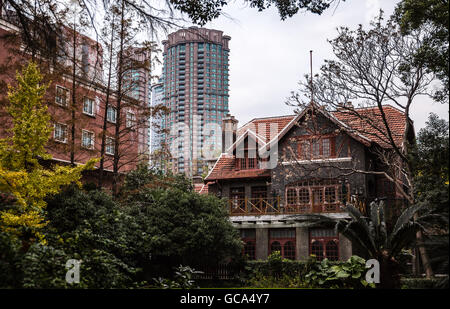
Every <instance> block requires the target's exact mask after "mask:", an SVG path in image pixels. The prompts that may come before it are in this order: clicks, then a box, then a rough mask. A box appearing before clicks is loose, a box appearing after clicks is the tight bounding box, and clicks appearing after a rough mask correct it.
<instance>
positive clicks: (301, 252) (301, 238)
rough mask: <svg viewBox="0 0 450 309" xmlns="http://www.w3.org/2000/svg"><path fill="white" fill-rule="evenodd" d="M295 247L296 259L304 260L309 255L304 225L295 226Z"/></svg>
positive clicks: (306, 231)
mask: <svg viewBox="0 0 450 309" xmlns="http://www.w3.org/2000/svg"><path fill="white" fill-rule="evenodd" d="M295 248H296V251H297V252H296V255H297V260H306V259H308V257H309V232H308V228H306V227H296V228H295Z"/></svg>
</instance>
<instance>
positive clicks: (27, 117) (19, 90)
mask: <svg viewBox="0 0 450 309" xmlns="http://www.w3.org/2000/svg"><path fill="white" fill-rule="evenodd" d="M41 81H42V76H41V75H40V72H39V69H38V68H37V65H36V64H35V63H33V62H30V64H29V65H28V66H27V67H25V68H24V69H23V71H22V74H19V73H17V82H18V85H17V87H15V88H14V87H12V86H10V87H9V93H8V98H9V101H10V105H9V106H8V107H7V111H8V113H9V114H10V116H11V118H12V119H13V127H12V129H11V133H12V136H11V137H9V138H6V139H2V140H0V191H1V192H2V193H3V194H6V195H9V196H11V197H13V199H14V200H15V201H14V203H11V204H9V205H7V206H6V207H2V208H3V209H1V210H0V220H1V221H0V226H1V228H2V230H4V231H6V232H9V233H12V234H13V235H15V236H22V237H23V239H24V240H25V241H29V240H32V239H36V238H38V239H39V240H41V242H43V243H45V240H44V235H43V234H42V233H41V232H40V231H41V229H42V228H43V227H44V226H45V225H46V224H47V222H45V216H44V208H45V206H46V202H45V198H46V197H48V196H50V195H53V194H56V193H58V192H59V190H60V189H61V188H62V187H63V186H65V185H68V184H70V183H72V182H78V183H79V179H80V178H81V173H82V172H83V171H84V170H87V169H91V168H92V167H93V165H94V163H95V160H90V161H88V162H87V163H86V164H85V165H80V166H77V167H67V166H61V165H56V166H53V167H52V168H51V169H46V168H44V167H43V166H42V165H41V164H40V161H41V160H50V159H51V156H50V155H49V154H48V153H47V152H46V150H45V148H44V147H45V145H46V143H47V141H48V139H49V135H50V132H51V130H52V129H51V126H50V124H49V120H50V115H49V114H48V112H47V106H46V105H45V104H44V102H43V100H42V98H43V96H44V94H45V91H46V89H47V85H42V84H41Z"/></svg>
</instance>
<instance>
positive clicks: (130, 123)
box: [126, 112, 136, 128]
mask: <svg viewBox="0 0 450 309" xmlns="http://www.w3.org/2000/svg"><path fill="white" fill-rule="evenodd" d="M135 123H136V115H135V114H134V113H133V112H127V117H126V126H127V128H132V127H134V126H135Z"/></svg>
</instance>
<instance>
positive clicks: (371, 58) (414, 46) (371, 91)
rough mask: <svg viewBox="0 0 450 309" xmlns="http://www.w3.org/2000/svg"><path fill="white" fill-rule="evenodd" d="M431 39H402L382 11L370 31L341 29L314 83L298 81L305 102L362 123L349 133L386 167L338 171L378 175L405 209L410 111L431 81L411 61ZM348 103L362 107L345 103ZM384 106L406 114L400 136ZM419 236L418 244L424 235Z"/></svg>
mask: <svg viewBox="0 0 450 309" xmlns="http://www.w3.org/2000/svg"><path fill="white" fill-rule="evenodd" d="M429 35H430V33H429V32H428V31H427V29H418V30H416V31H414V32H412V33H411V34H409V35H402V33H401V31H400V29H399V27H398V25H396V24H395V22H394V20H393V19H392V18H390V19H389V20H388V21H387V22H384V18H383V12H382V11H381V12H380V15H379V17H378V18H376V19H375V21H373V22H372V23H371V27H370V29H369V30H364V29H363V27H362V25H360V26H359V27H358V29H356V30H350V29H348V28H340V29H339V34H338V37H337V38H335V39H333V40H331V41H329V43H330V44H331V46H332V48H333V53H334V55H335V56H336V59H335V60H326V61H325V64H324V65H323V66H322V67H321V69H320V74H318V76H316V77H315V78H314V80H313V81H312V80H311V77H310V76H307V80H306V82H301V83H300V84H301V90H300V92H301V93H302V94H303V95H304V96H305V97H306V98H307V100H308V102H311V101H314V102H320V105H323V107H324V108H326V109H328V110H329V111H334V112H339V113H340V114H341V115H342V116H345V117H347V118H348V119H354V120H355V121H358V122H359V123H361V124H362V125H359V126H357V127H355V126H352V131H353V132H355V133H357V134H361V135H364V136H367V137H369V138H371V139H375V140H376V141H377V143H378V144H379V145H380V146H381V147H376V148H374V149H373V150H372V152H373V155H374V156H375V157H376V158H377V159H378V160H379V161H380V162H381V163H382V164H383V165H384V166H385V167H386V168H385V170H384V171H363V170H360V169H357V168H354V167H351V168H346V169H344V170H343V171H342V173H343V174H346V173H347V174H348V173H369V174H370V173H372V174H374V175H375V174H376V175H382V176H384V177H386V178H387V179H388V180H389V181H391V182H392V183H393V185H394V186H395V188H396V191H398V192H399V193H400V194H401V196H402V197H403V198H404V199H406V200H407V201H408V203H409V205H414V204H415V196H414V190H415V189H414V188H415V185H414V176H413V175H414V173H413V166H412V161H411V160H410V156H409V152H410V149H411V147H412V145H413V144H414V130H413V126H412V121H411V120H410V112H411V107H412V106H413V104H414V103H415V102H416V97H417V96H419V95H424V94H428V93H429V92H428V86H429V85H430V83H431V82H432V80H433V78H434V75H433V74H432V72H429V70H427V68H426V66H425V64H424V62H422V61H413V59H414V57H415V55H416V53H417V51H418V50H420V48H421V47H423V46H424V44H425V42H426V41H427V38H428V37H429ZM311 81H312V82H311ZM313 96H314V97H313ZM291 99H292V101H293V102H294V104H298V105H300V106H302V105H304V104H305V103H304V99H303V98H302V96H301V95H300V94H299V93H294V94H293V96H292V98H291ZM352 101H357V102H359V105H360V107H365V108H356V107H354V106H353V105H352V104H347V103H348V102H352ZM386 103H389V104H391V105H392V106H393V107H394V108H396V109H397V110H400V111H401V112H402V113H403V115H404V122H405V126H404V128H403V129H402V133H401V134H399V133H394V132H393V128H392V127H391V124H390V123H389V121H388V117H387V115H386V112H385V110H384V106H385V104H386ZM316 104H319V103H316ZM368 111H369V112H368ZM337 168H338V167H337ZM417 233H418V235H417V237H418V241H419V243H422V237H423V235H422V231H418V232H417ZM419 250H420V254H421V257H422V261H423V263H424V266H425V269H426V273H427V277H431V276H432V274H433V272H432V269H431V267H430V265H429V262H428V257H427V254H426V251H425V248H424V247H423V246H421V247H419Z"/></svg>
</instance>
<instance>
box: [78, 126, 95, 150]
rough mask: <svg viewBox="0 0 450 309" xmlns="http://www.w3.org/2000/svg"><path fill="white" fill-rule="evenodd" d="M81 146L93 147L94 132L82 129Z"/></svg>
mask: <svg viewBox="0 0 450 309" xmlns="http://www.w3.org/2000/svg"><path fill="white" fill-rule="evenodd" d="M81 146H82V147H84V148H87V149H94V132H90V131H86V130H83V131H82V136H81Z"/></svg>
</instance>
